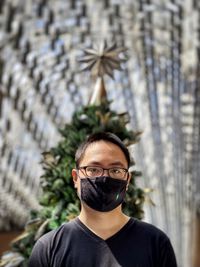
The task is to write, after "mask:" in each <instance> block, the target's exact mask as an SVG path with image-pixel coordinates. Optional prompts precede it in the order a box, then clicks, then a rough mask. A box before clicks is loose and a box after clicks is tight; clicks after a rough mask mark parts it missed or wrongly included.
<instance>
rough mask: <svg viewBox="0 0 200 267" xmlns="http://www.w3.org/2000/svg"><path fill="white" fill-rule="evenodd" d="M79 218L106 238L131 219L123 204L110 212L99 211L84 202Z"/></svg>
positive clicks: (93, 230)
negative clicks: (125, 212) (124, 210)
mask: <svg viewBox="0 0 200 267" xmlns="http://www.w3.org/2000/svg"><path fill="white" fill-rule="evenodd" d="M79 219H80V220H81V221H82V222H83V223H84V224H85V225H86V226H87V227H88V228H89V229H90V230H91V231H92V232H94V233H95V234H97V235H98V236H100V237H102V238H103V239H106V238H108V237H110V236H112V235H113V234H115V233H116V232H118V231H119V230H120V229H121V228H122V227H123V226H124V225H125V224H126V223H127V222H128V220H129V217H128V216H126V215H125V214H124V213H123V212H122V210H121V205H120V206H119V207H117V208H116V209H114V210H112V211H109V212H99V211H95V210H93V209H91V208H90V207H88V206H86V205H84V204H82V208H81V212H80V215H79Z"/></svg>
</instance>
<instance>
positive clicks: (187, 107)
mask: <svg viewBox="0 0 200 267" xmlns="http://www.w3.org/2000/svg"><path fill="white" fill-rule="evenodd" d="M104 39H106V40H107V41H108V42H109V41H112V40H115V41H116V42H117V43H118V44H119V45H124V46H125V47H127V48H128V57H129V60H128V61H127V63H124V66H123V68H124V70H123V71H122V72H120V73H119V72H115V80H114V81H113V80H111V79H110V78H106V89H107V94H108V98H109V99H110V100H112V101H113V102H112V104H111V108H112V109H114V110H116V111H119V112H122V111H128V113H129V114H130V124H129V127H130V128H132V129H134V130H143V131H144V133H143V135H142V139H141V141H140V143H139V144H138V145H135V146H134V147H133V148H132V150H133V155H134V158H135V160H136V164H137V166H138V168H139V169H140V170H141V171H142V172H143V177H142V178H140V179H139V180H138V184H139V185H141V186H143V187H148V188H152V189H153V190H154V191H153V192H152V193H151V198H152V200H153V201H154V203H155V204H156V206H151V205H148V204H146V205H145V220H147V221H149V222H151V223H153V224H155V225H157V226H158V227H160V228H161V229H163V230H164V231H165V232H167V234H168V235H169V236H170V238H171V240H172V243H173V246H174V248H175V252H176V255H177V259H178V262H179V266H181V267H188V266H190V265H189V261H190V257H191V255H190V251H191V249H190V242H191V240H190V239H191V237H190V234H191V228H192V215H193V210H194V209H200V204H198V203H199V199H200V180H199V173H200V2H199V1H198V0H193V1H192V0H183V1H180V0H171V1H170V0H136V1H132V0H123V1H120V0H102V1H99V0H76V1H75V0H71V1H66V0H49V1H47V0H24V1H23V0H15V1H14V0H10V1H9V0H3V1H1V5H0V155H1V156H0V157H1V161H0V229H1V230H9V229H13V228H15V227H22V226H23V224H24V223H25V221H26V219H27V216H28V213H29V210H30V209H31V208H37V207H38V200H37V197H38V193H39V177H40V175H41V173H42V170H41V166H40V164H39V162H40V157H41V152H42V151H44V150H47V149H48V148H50V147H53V146H55V145H56V144H57V142H58V141H59V138H60V135H59V133H58V128H59V127H62V126H64V124H65V123H66V122H70V119H71V116H72V114H73V112H74V110H75V109H77V108H79V107H80V106H82V105H85V104H87V102H88V98H89V96H90V94H91V92H92V89H93V85H92V83H91V79H90V76H89V74H86V73H82V72H80V66H79V63H78V62H77V60H76V59H77V57H78V56H79V55H80V49H82V48H84V47H88V46H90V45H93V44H95V43H98V42H99V41H101V40H104Z"/></svg>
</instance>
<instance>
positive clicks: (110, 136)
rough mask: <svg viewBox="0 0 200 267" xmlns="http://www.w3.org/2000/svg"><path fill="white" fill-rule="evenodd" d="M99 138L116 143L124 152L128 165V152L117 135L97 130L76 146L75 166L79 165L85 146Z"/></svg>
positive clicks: (99, 139)
mask: <svg viewBox="0 0 200 267" xmlns="http://www.w3.org/2000/svg"><path fill="white" fill-rule="evenodd" d="M101 140H103V141H107V142H110V143H113V144H115V145H117V146H118V147H119V148H120V149H121V150H122V152H123V153H124V155H125V157H126V160H127V163H128V167H129V166H130V154H129V151H128V149H127V147H126V146H125V145H124V143H123V142H122V141H121V139H120V138H119V137H118V136H117V135H115V134H113V133H110V132H98V133H94V134H92V135H90V136H89V137H88V138H87V140H86V141H85V142H83V143H82V144H81V145H80V146H79V147H78V149H77V151H76V154H75V162H76V168H78V167H79V164H80V161H81V160H82V159H83V157H84V154H85V151H86V148H87V147H88V146H89V145H90V144H92V143H94V142H98V141H101Z"/></svg>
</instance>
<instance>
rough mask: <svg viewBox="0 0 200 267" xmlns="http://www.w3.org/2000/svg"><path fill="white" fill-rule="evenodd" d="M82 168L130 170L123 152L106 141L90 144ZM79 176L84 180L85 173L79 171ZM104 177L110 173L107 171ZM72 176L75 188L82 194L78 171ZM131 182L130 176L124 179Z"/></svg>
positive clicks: (74, 171) (82, 161) (73, 171)
mask: <svg viewBox="0 0 200 267" xmlns="http://www.w3.org/2000/svg"><path fill="white" fill-rule="evenodd" d="M82 166H99V167H102V168H105V169H108V168H113V167H120V168H125V169H128V163H127V160H126V157H125V155H124V153H123V151H122V150H121V149H120V148H119V147H118V146H117V145H115V144H113V143H110V142H106V141H103V140H102V141H97V142H94V143H92V144H90V145H89V146H88V147H87V148H86V150H85V153H84V157H83V159H82V160H81V162H80V164H79V167H82ZM78 175H79V177H81V178H84V177H85V175H84V172H82V171H80V170H79V171H78ZM103 175H104V176H108V172H107V171H106V170H105V171H104V173H103ZM72 176H73V180H74V185H75V188H77V190H78V193H79V194H80V179H79V178H78V176H77V170H76V169H73V170H72ZM127 178H128V180H130V175H129V174H127V175H126V176H125V178H124V179H126V180H127Z"/></svg>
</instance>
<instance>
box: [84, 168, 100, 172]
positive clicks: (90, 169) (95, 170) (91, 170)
mask: <svg viewBox="0 0 200 267" xmlns="http://www.w3.org/2000/svg"><path fill="white" fill-rule="evenodd" d="M87 171H88V172H91V173H95V172H99V169H97V168H88V169H87Z"/></svg>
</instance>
